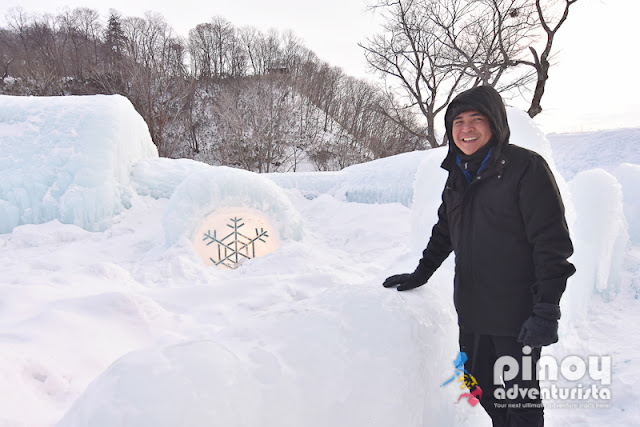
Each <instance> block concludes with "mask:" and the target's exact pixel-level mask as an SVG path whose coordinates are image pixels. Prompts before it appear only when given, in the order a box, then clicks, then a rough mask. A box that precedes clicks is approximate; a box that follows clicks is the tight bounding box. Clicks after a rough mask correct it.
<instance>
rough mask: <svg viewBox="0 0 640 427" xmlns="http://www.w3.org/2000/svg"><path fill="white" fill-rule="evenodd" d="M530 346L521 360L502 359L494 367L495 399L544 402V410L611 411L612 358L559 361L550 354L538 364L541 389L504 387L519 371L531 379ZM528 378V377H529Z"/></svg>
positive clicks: (570, 357) (543, 357)
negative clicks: (547, 408) (526, 399)
mask: <svg viewBox="0 0 640 427" xmlns="http://www.w3.org/2000/svg"><path fill="white" fill-rule="evenodd" d="M531 351H532V350H531V347H529V346H524V347H523V348H522V357H521V359H520V360H517V359H516V358H514V357H512V356H502V357H500V358H498V359H497V360H496V362H495V363H494V365H493V383H494V385H498V386H501V387H498V388H496V390H495V392H494V397H495V399H497V400H502V401H504V402H505V403H506V402H508V401H510V400H513V399H517V398H528V399H537V398H541V399H543V400H545V401H546V402H545V407H556V408H580V407H583V408H608V407H610V406H611V404H610V400H611V389H610V388H609V386H610V385H611V356H593V355H590V356H586V357H584V356H576V355H571V356H567V357H564V358H563V359H561V360H557V359H556V358H555V357H553V356H550V355H544V356H541V357H540V359H539V360H538V364H537V365H536V370H535V371H534V372H535V374H536V378H537V379H538V380H539V381H540V389H534V388H531V389H527V388H522V387H519V386H518V385H517V384H515V385H513V386H511V387H504V385H505V384H507V383H509V381H511V380H512V379H514V378H515V377H516V376H517V375H518V373H519V372H520V371H522V375H523V376H524V379H525V380H527V379H531V378H530V376H531V374H530V372H531V368H530V367H531V364H532V360H531V359H532V358H531ZM527 376H529V378H527Z"/></svg>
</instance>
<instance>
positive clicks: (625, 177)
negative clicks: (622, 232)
mask: <svg viewBox="0 0 640 427" xmlns="http://www.w3.org/2000/svg"><path fill="white" fill-rule="evenodd" d="M615 176H616V178H618V182H620V184H621V185H622V194H623V198H624V216H625V218H626V219H627V222H628V225H629V237H630V238H631V241H632V243H633V244H634V245H638V244H640V165H632V164H629V163H623V164H621V165H620V166H619V167H618V168H617V169H616V171H615Z"/></svg>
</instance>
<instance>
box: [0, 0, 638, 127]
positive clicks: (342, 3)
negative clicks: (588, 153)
mask: <svg viewBox="0 0 640 427" xmlns="http://www.w3.org/2000/svg"><path fill="white" fill-rule="evenodd" d="M370 1H371V0H324V1H322V2H320V1H315V2H304V1H300V0H271V1H264V0H234V1H232V2H230V1H220V0H216V1H208V2H202V1H200V2H198V1H195V0H181V1H167V0H155V1H149V0H139V1H135V2H132V1H130V0H110V1H107V2H104V1H97V0H90V1H88V0H84V1H81V0H72V1H64V0H5V1H3V3H2V6H0V16H1V17H4V16H6V13H7V11H8V10H10V9H11V8H14V7H22V8H23V9H24V10H25V11H27V12H30V13H41V12H50V13H56V12H59V11H61V10H63V9H64V8H65V7H69V8H74V7H80V6H84V7H91V8H93V9H96V10H98V11H99V12H100V13H101V14H102V15H103V16H104V17H105V19H106V16H107V14H108V11H109V9H111V8H112V9H115V10H117V11H119V12H120V13H121V14H122V15H124V16H143V15H144V13H145V11H154V12H159V13H160V14H162V15H163V16H164V17H165V19H166V20H167V22H168V23H169V24H170V25H171V26H172V27H173V28H174V30H175V31H176V32H177V33H178V34H180V35H183V36H185V37H186V36H187V34H188V32H189V30H190V29H191V28H194V27H195V26H196V25H197V24H200V23H203V22H207V21H209V20H210V19H211V18H213V17H217V16H219V17H224V18H226V19H228V20H229V21H231V23H233V25H234V26H236V27H244V26H254V27H257V28H258V29H261V30H263V31H267V30H269V29H271V28H275V29H278V30H282V31H284V30H292V31H293V32H294V33H295V34H296V35H297V36H298V37H299V38H300V39H301V40H302V41H303V43H304V45H305V46H307V47H308V48H310V49H311V50H313V51H314V52H315V53H316V54H317V55H318V56H319V57H320V58H321V59H322V60H324V61H326V62H328V63H330V64H331V65H334V66H338V67H341V68H342V69H343V70H344V71H345V72H346V73H347V74H350V75H353V76H356V77H361V78H366V79H368V80H370V81H372V82H374V83H375V82H376V81H379V79H378V77H377V76H375V75H372V74H371V71H370V70H369V69H368V68H367V64H366V61H365V60H364V54H363V50H362V48H360V47H359V46H358V43H364V42H366V40H367V37H370V36H371V35H373V34H375V33H376V32H377V31H379V29H380V19H379V18H377V17H376V16H375V15H374V14H372V13H371V12H370V11H369V10H368V8H367V5H368V4H370ZM639 14H640V2H638V1H634V0H580V1H579V2H577V3H576V4H574V5H573V6H572V7H571V9H570V14H569V19H568V20H567V22H566V23H565V24H564V26H563V27H562V28H561V29H560V31H559V32H558V34H557V36H556V40H555V42H554V46H555V48H554V51H555V52H557V55H556V61H557V64H556V65H555V66H553V67H552V69H551V71H550V79H549V81H548V83H547V89H546V92H545V95H544V97H543V100H542V107H543V109H544V112H543V113H542V114H540V115H539V116H538V117H536V122H537V123H538V125H540V126H541V128H542V130H543V131H544V132H545V133H549V132H580V131H590V130H599V129H613V128H623V127H639V126H640V86H638V85H637V84H636V83H635V82H634V80H635V79H634V77H635V72H636V70H637V69H638V66H640V58H638V56H637V55H635V54H633V53H632V52H633V51H635V50H636V48H635V46H634V43H635V42H637V41H638V35H637V30H636V27H637V23H636V17H637V16H638V15H639ZM3 22H4V21H3ZM513 106H515V107H521V108H524V109H526V108H527V105H525V103H524V102H520V103H517V102H516V103H514V105H513Z"/></svg>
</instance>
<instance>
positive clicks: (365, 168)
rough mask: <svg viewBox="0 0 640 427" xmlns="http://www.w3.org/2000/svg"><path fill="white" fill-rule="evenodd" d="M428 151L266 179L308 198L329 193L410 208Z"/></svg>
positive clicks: (344, 198)
mask: <svg viewBox="0 0 640 427" xmlns="http://www.w3.org/2000/svg"><path fill="white" fill-rule="evenodd" d="M429 151H430V150H428V151H414V152H411V153H403V154H398V155H396V156H391V157H386V158H384V159H378V160H373V161H371V162H367V163H362V164H358V165H353V166H349V167H347V168H344V169H343V170H341V171H338V172H303V173H294V172H288V173H274V174H268V175H267V176H268V177H269V178H270V179H271V180H273V181H274V182H275V183H276V184H278V185H279V186H281V187H282V188H294V189H297V190H299V191H300V192H301V193H302V194H303V195H304V196H305V197H308V198H314V197H318V196H319V195H320V194H330V195H332V196H334V197H336V198H337V199H339V200H346V201H348V202H357V203H368V204H373V203H402V204H403V205H405V206H407V207H410V206H411V203H412V200H413V191H414V189H413V181H414V180H415V176H416V171H417V170H418V166H419V165H420V162H421V160H422V159H423V158H424V157H425V156H427V155H428V153H429Z"/></svg>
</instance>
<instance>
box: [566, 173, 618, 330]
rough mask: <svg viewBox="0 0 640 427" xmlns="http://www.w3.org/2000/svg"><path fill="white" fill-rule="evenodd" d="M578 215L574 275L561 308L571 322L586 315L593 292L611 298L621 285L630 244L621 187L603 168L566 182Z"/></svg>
mask: <svg viewBox="0 0 640 427" xmlns="http://www.w3.org/2000/svg"><path fill="white" fill-rule="evenodd" d="M569 185H570V188H571V193H572V195H573V201H574V203H575V206H576V210H577V212H578V216H577V218H576V223H575V227H574V228H573V230H572V238H573V244H574V247H575V252H574V255H573V257H572V258H571V261H572V262H573V263H574V264H575V266H576V270H577V271H576V273H575V274H574V275H573V276H572V277H571V278H570V279H569V282H568V284H567V295H566V296H565V297H563V299H562V302H563V303H564V305H563V308H565V309H567V310H568V311H569V312H570V313H572V315H571V316H570V317H571V318H572V319H573V320H576V321H581V320H583V319H584V316H586V307H587V306H588V302H589V298H590V296H591V295H592V294H593V293H594V292H597V293H600V294H602V295H604V296H606V297H611V296H612V295H613V294H614V293H615V292H616V291H617V290H618V289H619V286H620V279H621V277H620V274H621V270H622V264H623V261H624V258H625V253H626V251H627V246H628V244H629V235H628V233H627V224H626V219H625V215H624V209H623V201H622V200H623V199H622V186H621V185H620V183H619V182H618V181H617V180H616V178H615V177H614V176H612V175H611V174H609V173H608V172H606V171H605V170H603V169H592V170H588V171H584V172H580V173H579V174H578V175H576V177H575V178H574V179H573V180H572V181H571V182H570V183H569Z"/></svg>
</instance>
